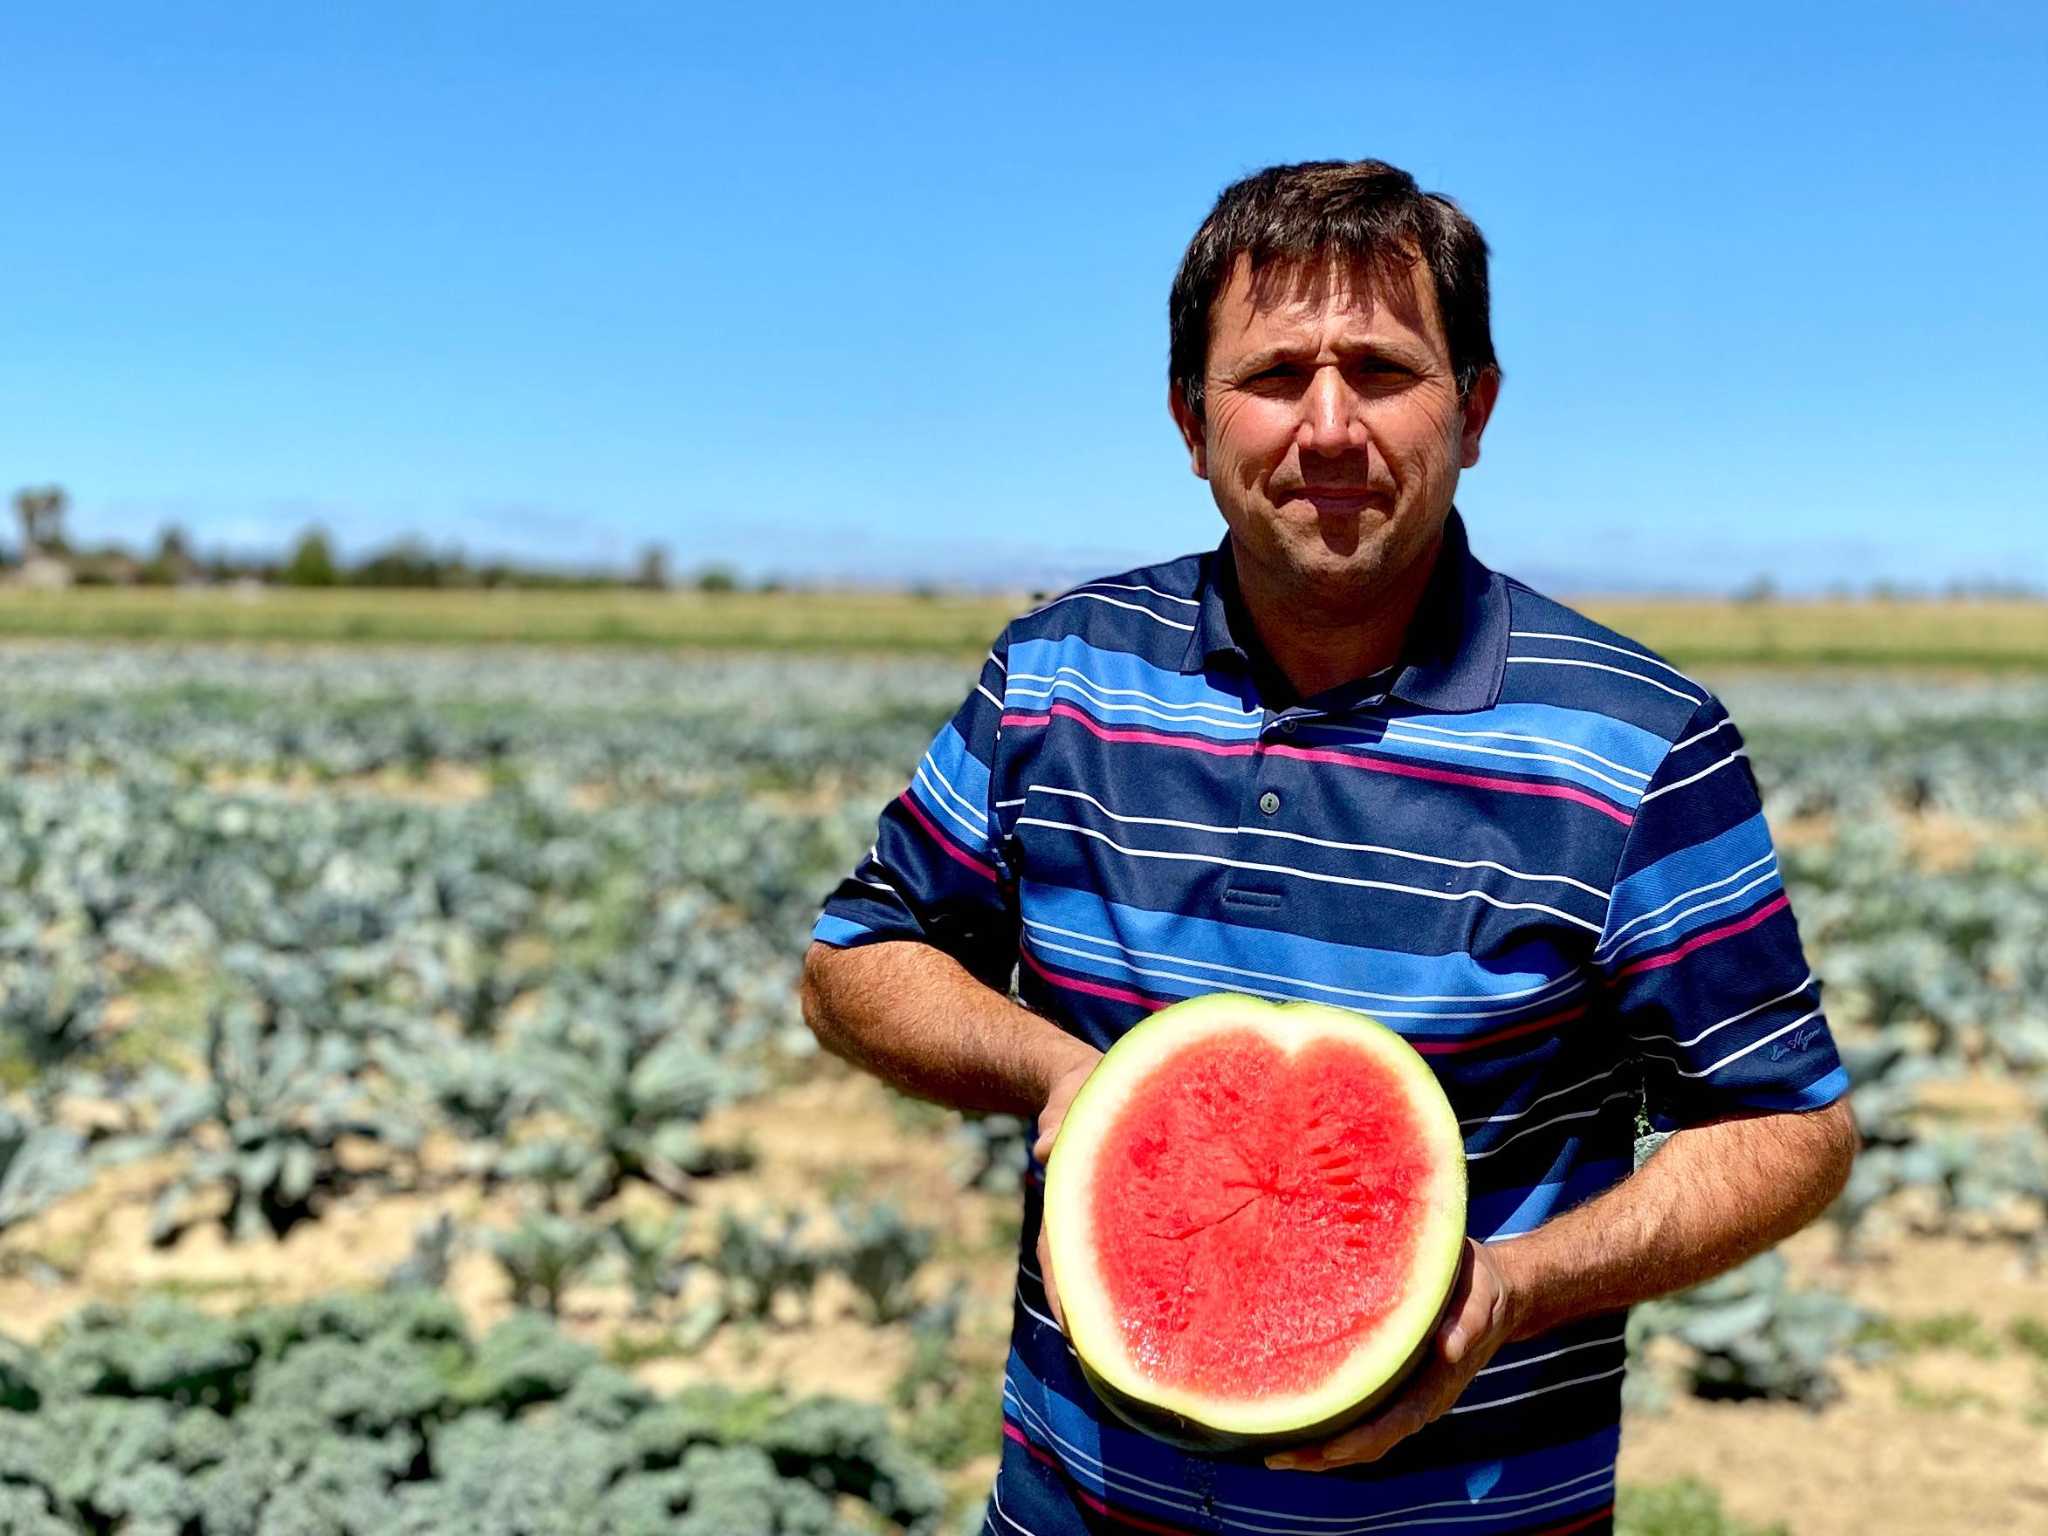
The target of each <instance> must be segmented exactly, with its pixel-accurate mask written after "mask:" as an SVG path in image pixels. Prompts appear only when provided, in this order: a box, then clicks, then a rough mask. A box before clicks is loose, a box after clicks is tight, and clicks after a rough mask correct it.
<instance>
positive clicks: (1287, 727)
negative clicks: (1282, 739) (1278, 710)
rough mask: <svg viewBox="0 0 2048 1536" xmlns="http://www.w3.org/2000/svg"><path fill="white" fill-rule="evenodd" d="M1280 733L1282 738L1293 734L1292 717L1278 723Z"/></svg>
mask: <svg viewBox="0 0 2048 1536" xmlns="http://www.w3.org/2000/svg"><path fill="white" fill-rule="evenodd" d="M1280 733H1281V734H1282V735H1283V736H1292V735H1293V734H1294V719H1293V717H1292V716H1289V717H1288V718H1287V719H1285V720H1282V721H1281V722H1280Z"/></svg>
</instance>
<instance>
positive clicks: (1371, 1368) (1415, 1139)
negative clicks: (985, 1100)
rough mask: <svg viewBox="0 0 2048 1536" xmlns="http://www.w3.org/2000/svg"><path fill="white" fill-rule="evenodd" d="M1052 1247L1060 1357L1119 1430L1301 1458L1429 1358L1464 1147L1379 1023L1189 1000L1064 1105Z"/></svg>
mask: <svg viewBox="0 0 2048 1536" xmlns="http://www.w3.org/2000/svg"><path fill="white" fill-rule="evenodd" d="M1045 1231H1046V1242H1047V1245H1048V1248H1049V1250H1050V1253H1051V1258H1052V1267H1053V1278H1054V1282H1055V1284H1056V1285H1057V1286H1058V1288H1059V1295H1060V1303H1061V1308H1062V1310H1063V1312H1064V1314H1065V1318H1066V1325H1067V1335H1068V1339H1069V1342H1071V1343H1072V1344H1073V1346H1074V1352H1075V1354H1076V1355H1077V1356H1079V1358H1080V1361H1081V1365H1082V1368H1083V1371H1084V1372H1085V1374H1086V1375H1087V1377H1088V1379H1089V1381H1090V1382H1091V1383H1092V1384H1093V1385H1094V1387H1095V1390H1096V1391H1097V1393H1099V1394H1100V1395H1101V1397H1102V1399H1103V1401H1104V1402H1106V1403H1107V1404H1108V1405H1109V1406H1110V1407H1111V1408H1112V1409H1113V1410H1114V1411H1115V1412H1116V1413H1117V1414H1118V1415H1119V1416H1120V1417H1122V1418H1124V1419H1125V1420H1126V1421H1128V1422H1130V1423H1132V1424H1135V1425H1137V1426H1138V1427H1140V1428H1142V1429H1145V1430H1148V1431H1150V1432H1151V1433H1153V1434H1155V1435H1158V1436H1159V1437H1161V1438H1162V1439H1167V1440H1172V1441H1174V1442H1176V1443H1178V1444H1181V1445H1186V1446H1192V1447H1196V1448H1199V1449H1207V1450H1230V1449H1248V1448H1253V1447H1265V1446H1272V1445H1281V1444H1299V1443H1302V1442H1304V1441H1310V1440H1315V1439H1318V1438H1321V1437H1323V1436H1326V1435H1330V1434H1334V1433H1336V1432H1337V1431H1338V1430H1339V1429H1341V1428H1342V1427H1343V1426H1344V1425H1346V1424H1348V1423H1350V1422H1351V1421H1352V1420H1354V1419H1357V1418H1359V1417H1360V1416H1362V1415H1363V1414H1365V1413H1367V1412H1368V1411H1370V1410H1371V1409H1372V1408H1373V1407H1374V1406H1375V1405H1376V1404H1377V1403H1379V1402H1380V1401H1382V1400H1383V1399H1384V1398H1385V1397H1386V1396H1387V1395H1388V1394H1389V1393H1391V1392H1392V1391H1393V1390H1394V1389H1395V1388H1396V1387H1397V1386H1399V1385H1400V1383H1401V1380H1402V1378H1403V1377H1404V1376H1406V1375H1407V1374H1408V1372H1409V1371H1410V1370H1411V1369H1412V1368H1413V1367H1414V1366H1415V1365H1416V1363H1417V1362H1418V1361H1419V1360H1420V1359H1421V1357H1422V1354H1423V1351H1424V1350H1425V1349H1426V1348H1427V1347H1428V1344H1429V1340H1430V1336H1431V1334H1432V1333H1433V1332H1434V1330H1435V1328H1436V1326H1437V1323H1438V1320H1439V1319H1440V1318H1441V1316H1442V1314H1443V1310H1444V1306H1445V1304H1446V1302H1447V1301H1448V1300H1449V1297H1450V1291H1451V1287H1452V1285H1453V1283H1454V1282H1455V1280H1456V1278H1457V1273H1458V1266H1459V1261H1460V1259H1461V1257H1462V1249H1463V1245H1464V1239H1465V1150H1464V1141H1463V1138H1462V1136H1461V1135H1460V1133H1459V1130H1458V1119H1457V1116H1456V1114H1455V1113H1453V1111H1452V1109H1451V1106H1450V1102H1449V1101H1448V1100H1447V1099H1446V1098H1445V1097H1444V1092H1443V1089H1442V1087H1441V1086H1440V1085H1439V1084H1438V1082H1437V1080H1436V1075H1435V1074H1434V1073H1433V1072H1431V1071H1430V1069H1429V1066H1428V1064H1427V1063H1426V1062H1424V1061H1423V1059H1422V1058H1421V1057H1420V1056H1418V1055H1417V1054H1416V1053H1415V1051H1414V1049H1413V1048H1412V1047H1411V1046H1410V1045H1409V1044H1408V1043H1407V1042H1406V1041H1405V1040H1403V1039H1402V1038H1401V1037H1400V1036H1399V1035H1397V1034H1395V1033H1394V1032H1393V1031H1392V1030H1390V1029H1388V1028H1386V1027H1385V1026H1384V1025H1382V1024H1380V1023H1378V1022H1376V1021H1375V1020H1373V1019H1370V1018H1367V1017H1366V1016H1365V1015H1363V1014H1359V1013H1352V1012H1349V1011H1347V1010H1345V1009H1341V1008H1328V1007H1324V1006H1322V1005H1320V1004H1316V1003H1284V1004H1275V1003H1268V1002H1263V1001H1261V1000H1259V999H1257V998H1251V997H1239V996H1236V995H1233V994H1214V995H1211V996H1207V997H1200V998H1194V999H1191V1000H1189V1001H1187V1002H1183V1003H1177V1004H1175V1005H1174V1006H1173V1007H1171V1008H1166V1009H1163V1010H1161V1011H1160V1012H1158V1013H1156V1014H1154V1015H1153V1016H1152V1017H1151V1018H1149V1019H1146V1020H1145V1021H1144V1022H1142V1023H1140V1024H1138V1025H1136V1026H1135V1027H1134V1028H1133V1029H1131V1031H1130V1032H1129V1033H1128V1034H1126V1035H1125V1036H1124V1037H1123V1038H1122V1039H1120V1040H1118V1041H1117V1043H1116V1044H1115V1045H1114V1046H1113V1047H1111V1049H1110V1050H1109V1052H1108V1054H1106V1055H1105V1056H1104V1057H1103V1059H1102V1061H1101V1062H1100V1063H1099V1064H1098V1065H1097V1066H1096V1068H1095V1071H1094V1072H1093V1073H1092V1074H1091V1075H1090V1076H1089V1078H1088V1081H1087V1082H1086V1083H1085V1084H1084V1085H1083V1086H1082V1089H1081V1091H1080V1092H1079V1093H1078V1094H1077V1095H1075V1097H1074V1102H1073V1104H1072V1105H1071V1107H1070V1108H1069V1109H1068V1111H1067V1115H1066V1119H1065V1120H1064V1121H1063V1122H1062V1123H1061V1126H1060V1131H1059V1135H1058V1138H1057V1139H1056V1140H1055V1142H1054V1144H1053V1149H1052V1155H1051V1157H1050V1158H1049V1159H1048V1161H1047V1165H1046V1180H1045Z"/></svg>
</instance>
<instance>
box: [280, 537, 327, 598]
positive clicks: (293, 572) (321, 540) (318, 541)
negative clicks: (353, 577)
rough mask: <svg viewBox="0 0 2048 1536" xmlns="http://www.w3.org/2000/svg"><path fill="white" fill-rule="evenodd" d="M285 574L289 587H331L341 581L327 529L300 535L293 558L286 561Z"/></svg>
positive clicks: (292, 553)
mask: <svg viewBox="0 0 2048 1536" xmlns="http://www.w3.org/2000/svg"><path fill="white" fill-rule="evenodd" d="M283 574H284V583H285V585H286V586H288V587H331V586H333V585H334V584H335V583H336V582H337V581H339V580H340V579H341V578H340V574H339V572H337V571H336V570H335V567H334V551H333V549H332V548H330V547H329V546H328V543H327V533H326V530H325V529H321V528H308V529H307V530H306V531H305V532H304V533H302V534H300V535H299V541H298V543H296V544H294V545H293V546H292V552H291V558H290V559H288V560H286V561H285V564H284V573H283Z"/></svg>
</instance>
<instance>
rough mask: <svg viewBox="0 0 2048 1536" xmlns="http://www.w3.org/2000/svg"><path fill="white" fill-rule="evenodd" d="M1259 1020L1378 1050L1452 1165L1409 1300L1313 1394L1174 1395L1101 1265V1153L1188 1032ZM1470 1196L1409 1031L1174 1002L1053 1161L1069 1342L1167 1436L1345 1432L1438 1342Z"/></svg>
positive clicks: (1114, 1071)
mask: <svg viewBox="0 0 2048 1536" xmlns="http://www.w3.org/2000/svg"><path fill="white" fill-rule="evenodd" d="M1247 1026H1249V1027H1252V1028H1255V1029H1258V1030H1260V1031H1261V1032H1263V1033H1266V1034H1267V1035H1268V1037H1269V1038H1272V1039H1274V1040H1275V1043H1276V1044H1279V1045H1281V1047H1282V1048H1283V1049H1288V1050H1298V1049H1300V1048H1301V1047H1302V1046H1304V1045H1306V1044H1308V1043H1309V1042H1310V1041H1312V1040H1316V1039H1321V1038H1333V1039H1337V1040H1341V1041H1344V1042H1347V1043H1350V1044H1353V1045H1355V1046H1357V1047H1359V1048H1362V1049H1365V1050H1368V1051H1370V1052H1371V1053H1372V1054H1373V1055H1374V1056H1375V1057H1376V1058H1377V1060H1378V1061H1379V1062H1380V1063H1381V1064H1383V1065H1384V1066H1385V1067H1386V1068H1388V1069H1389V1070H1391V1071H1392V1072H1394V1073H1395V1074H1396V1075H1397V1077H1398V1079H1399V1080H1400V1081H1401V1082H1402V1084H1403V1085H1404V1087H1405V1088H1406V1089H1407V1090H1408V1093H1409V1097H1410V1101H1411V1102H1412V1103H1413V1105H1414V1106H1415V1109H1416V1112H1417V1114H1418V1116H1419V1118H1420V1119H1421V1121H1422V1126H1423V1134H1424V1136H1425V1138H1426V1139H1427V1141H1428V1144H1429V1146H1430V1148H1431V1150H1433V1151H1434V1152H1435V1154H1436V1157H1435V1161H1436V1163H1437V1165H1438V1168H1439V1169H1440V1174H1439V1186H1438V1187H1437V1188H1436V1189H1435V1190H1434V1191H1432V1192H1431V1194H1430V1195H1429V1197H1428V1198H1427V1199H1426V1201H1425V1209H1426V1211H1427V1213H1428V1214H1427V1216H1426V1218H1425V1220H1424V1224H1423V1227H1422V1230H1421V1231H1420V1232H1418V1233H1417V1234H1416V1248H1415V1253H1416V1267H1415V1275H1414V1285H1413V1286H1412V1288H1411V1290H1410V1293H1409V1296H1408V1297H1407V1299H1406V1300H1405V1301H1403V1303H1402V1304H1401V1305H1400V1306H1399V1307H1397V1308H1396V1309H1395V1311H1394V1312H1393V1313H1392V1314H1391V1315H1390V1316H1388V1317H1387V1318H1386V1319H1385V1320H1384V1322H1383V1324H1382V1325H1381V1327H1380V1328H1379V1330H1378V1331H1377V1332H1376V1333H1375V1334H1374V1336H1373V1337H1372V1338H1371V1339H1370V1340H1367V1341H1366V1342H1364V1343H1362V1344H1361V1345H1360V1347H1359V1348H1358V1349H1357V1350H1355V1351H1354V1352H1353V1353H1352V1354H1351V1355H1350V1356H1349V1357H1348V1358H1347V1359H1346V1360H1345V1362H1344V1364H1343V1365H1342V1366H1340V1367H1339V1368H1338V1369H1337V1370H1335V1371H1334V1372H1332V1373H1331V1374H1330V1376H1329V1378H1328V1379H1327V1380H1326V1381H1325V1382H1324V1383H1323V1384H1322V1385H1321V1386H1319V1387H1318V1388H1317V1389H1315V1390H1314V1391H1312V1392H1304V1393H1296V1394H1290V1395H1286V1396H1270V1397H1262V1398H1251V1399H1247V1398H1220V1397H1214V1396H1210V1395H1206V1394H1197V1393H1190V1392H1180V1391H1175V1390H1172V1389H1169V1388H1166V1387H1163V1386H1162V1385H1161V1384H1160V1383H1158V1382H1155V1381H1153V1380H1151V1379H1149V1378H1148V1377H1147V1376H1146V1375H1145V1374H1144V1373H1143V1372H1142V1371H1141V1370H1140V1369H1139V1368H1138V1366H1137V1364H1136V1363H1135V1362H1134V1361H1133V1360H1131V1358H1130V1356H1129V1353H1128V1350H1127V1348H1126V1346H1125V1342H1124V1335H1123V1330H1122V1328H1121V1327H1120V1326H1119V1324H1118V1321H1117V1318H1116V1316H1115V1315H1114V1312H1113V1310H1112V1309H1111V1307H1110V1305H1109V1302H1108V1291H1107V1288H1106V1287H1105V1285H1104V1284H1103V1281H1102V1277H1101V1274H1100V1272H1099V1271H1098V1270H1097V1269H1096V1266H1095V1260H1094V1249H1093V1247H1092V1245H1091V1244H1090V1243H1089V1241H1088V1240H1087V1219H1086V1213H1087V1212H1088V1211H1089V1210H1090V1208H1091V1201H1090V1199H1089V1185H1090V1179H1091V1174H1092V1171H1093V1167H1094V1163H1095V1154H1096V1152H1097V1151H1098V1149H1099V1148H1100V1145H1101V1142H1102V1140H1103V1138H1104V1136H1105V1135H1106V1134H1107V1133H1108V1130H1109V1129H1110V1126H1111V1123H1112V1122H1113V1120H1114V1118H1115V1116H1114V1114H1113V1113H1111V1111H1112V1109H1113V1107H1114V1105H1115V1104H1116V1103H1118V1102H1120V1101H1121V1100H1122V1099H1123V1098H1124V1097H1125V1096H1127V1094H1128V1091H1129V1090H1130V1089H1131V1088H1133V1087H1135V1086H1136V1085H1137V1084H1139V1083H1140V1082H1142V1081H1143V1080H1144V1078H1145V1077H1146V1075H1147V1074H1149V1073H1150V1072H1151V1071H1152V1070H1153V1069H1154V1068H1155V1067H1157V1066H1158V1065H1159V1064H1160V1063H1161V1062H1162V1061H1164V1060H1165V1059H1166V1058H1167V1057H1168V1056H1169V1055H1171V1054H1172V1053H1173V1052H1174V1051H1176V1050H1178V1049H1179V1048H1181V1047H1182V1046H1184V1045H1186V1044H1187V1043H1188V1042H1189V1041H1190V1040H1192V1039H1195V1038H1199V1037H1200V1036H1201V1035H1206V1034H1214V1033H1222V1032H1225V1031H1228V1030H1234V1029H1241V1028H1245V1027H1247ZM1465 1203H1466V1174H1465V1146H1464V1137H1463V1135H1462V1133H1461V1131H1460V1129H1459V1126H1458V1120H1457V1115H1456V1113H1455V1111H1453V1110H1452V1108H1451V1105H1450V1101H1449V1100H1448V1099H1447V1098H1446V1097H1445V1096H1444V1092H1443V1088H1442V1085H1441V1084H1440V1083H1438V1081H1437V1078H1436V1074H1435V1073H1434V1072H1432V1071H1431V1070H1430V1067H1429V1064H1428V1063H1427V1062H1426V1061H1424V1060H1423V1059H1422V1057H1421V1056H1420V1055H1418V1054H1417V1053H1416V1051H1415V1049H1414V1047H1412V1046H1411V1045H1409V1044H1408V1042H1407V1041H1405V1040H1403V1039H1402V1038H1401V1037H1400V1036H1399V1035H1398V1034H1396V1033H1395V1032H1394V1031H1393V1030H1391V1029H1388V1028H1387V1027H1386V1026H1385V1025H1383V1024H1381V1023H1379V1022H1378V1021H1377V1020H1374V1019H1372V1018H1370V1017H1368V1016H1366V1015H1365V1014H1361V1013H1354V1012H1351V1011H1350V1010H1347V1009H1342V1008H1333V1007H1329V1006H1326V1005H1324V1004H1321V1003H1282V1004H1275V1003H1270V1002H1267V1001H1265V1000H1263V999H1260V998H1251V997H1243V996H1239V995H1236V994H1232V993H1212V994H1209V995H1208V996H1205V997H1199V998H1191V999H1189V1000H1188V1001H1186V1002H1182V1003H1177V1004H1175V1005H1174V1006H1172V1007H1170V1008H1165V1009H1162V1010H1160V1011H1159V1012H1158V1013H1156V1014H1154V1015H1152V1016H1151V1017H1150V1018H1149V1019H1146V1020H1144V1021H1143V1022H1141V1023H1139V1024H1137V1025H1135V1026H1133V1027H1132V1028H1131V1030H1130V1031H1129V1032H1128V1033H1127V1034H1125V1035H1124V1036H1123V1037H1122V1038H1121V1039H1120V1040H1118V1041H1117V1042H1116V1044H1115V1045H1114V1046H1113V1047H1112V1048H1111V1049H1110V1051H1109V1052H1108V1053H1107V1054H1106V1055H1105V1056H1104V1057H1103V1059H1102V1061H1101V1062H1100V1063H1099V1064H1098V1065H1097V1066H1096V1068H1095V1071H1094V1072H1093V1073H1092V1074H1090V1076H1089V1078H1088V1080H1087V1082H1086V1083H1084V1084H1083V1085H1082V1087H1081V1091H1080V1092H1079V1093H1078V1094H1076V1095H1075V1097H1074V1101H1073V1103H1072V1104H1071V1105H1070V1106H1069V1108H1068V1110H1067V1114H1066V1118H1065V1120H1064V1121H1063V1122H1062V1124H1061V1128H1060V1133H1059V1136H1058V1138H1057V1140H1056V1141H1055V1142H1054V1145H1053V1150H1052V1155H1051V1157H1050V1158H1049V1159H1048V1160H1047V1164H1046V1177H1045V1203H1044V1211H1045V1216H1044V1220H1045V1227H1046V1242H1047V1246H1048V1248H1049V1249H1050V1252H1051V1257H1052V1267H1053V1275H1054V1283H1055V1285H1056V1286H1057V1287H1058V1290H1059V1294H1060V1302H1061V1310H1062V1312H1063V1314H1064V1316H1065V1320H1066V1326H1067V1336H1068V1341H1069V1342H1070V1343H1071V1344H1072V1345H1073V1347H1074V1352H1075V1354H1076V1355H1077V1356H1078V1357H1079V1358H1080V1360H1081V1363H1082V1365H1083V1368H1084V1371H1085V1372H1086V1374H1087V1375H1088V1377H1089V1379H1090V1381H1091V1382H1093V1383H1094V1384H1095V1386H1096V1389H1097V1391H1098V1393H1099V1394H1100V1395H1101V1396H1102V1397H1103V1398H1104V1400H1105V1401H1106V1402H1108V1403H1109V1404H1110V1405H1111V1406H1112V1407H1113V1408H1115V1409H1116V1410H1117V1412H1118V1413H1119V1414H1120V1415H1122V1416H1123V1417H1125V1418H1127V1419H1129V1420H1131V1421H1132V1422H1135V1423H1138V1424H1140V1425H1142V1427H1144V1428H1147V1429H1150V1430H1152V1431H1153V1432H1154V1433H1156V1434H1161V1435H1162V1436H1163V1437H1164V1438H1168V1439H1172V1440H1176V1441H1178V1442H1179V1443H1182V1444H1188V1445H1195V1446H1198V1447H1202V1448H1208V1449H1223V1448H1229V1447H1233V1446H1252V1445H1271V1444H1286V1443H1298V1442H1300V1441H1302V1440H1304V1439H1308V1438H1312V1437H1313V1436H1316V1435H1320V1434H1324V1433H1334V1432H1335V1430H1336V1428H1338V1427H1341V1426H1342V1425H1343V1424H1345V1423H1348V1422H1350V1421H1352V1420H1354V1419H1356V1418H1358V1417H1360V1416H1361V1415H1362V1414H1364V1413H1366V1412H1368V1411H1370V1409H1371V1407H1372V1406H1374V1405H1375V1404H1376V1403H1378V1402H1379V1401H1382V1400H1384V1398H1385V1397H1386V1396H1387V1395H1388V1394H1389V1393H1391V1392H1392V1391H1393V1390H1394V1388H1395V1387H1397V1386H1398V1385H1399V1384H1400V1381H1401V1380H1402V1378H1404V1377H1405V1376H1406V1375H1407V1374H1408V1373H1409V1372H1410V1371H1411V1370H1412V1369H1413V1368H1414V1366H1415V1365H1416V1364H1417V1362H1418V1361H1419V1360H1420V1359H1421V1357H1422V1355H1423V1353H1424V1352H1425V1351H1426V1350H1427V1348H1428V1346H1429V1342H1430V1339H1431V1337H1432V1335H1433V1334H1434V1333H1435V1331H1436V1327H1437V1324H1438V1322H1439V1320H1440V1319H1441V1317H1442V1315H1443V1311H1444V1306H1445V1303H1446V1301H1447V1300H1448V1298H1449V1296H1450V1291H1451V1287H1452V1285H1453V1284H1455V1282H1456V1280H1457V1275H1458V1267H1459V1264H1460V1262H1461V1261H1462V1259H1463V1254H1464V1244H1465ZM1063 1218H1064V1219H1063Z"/></svg>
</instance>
